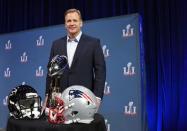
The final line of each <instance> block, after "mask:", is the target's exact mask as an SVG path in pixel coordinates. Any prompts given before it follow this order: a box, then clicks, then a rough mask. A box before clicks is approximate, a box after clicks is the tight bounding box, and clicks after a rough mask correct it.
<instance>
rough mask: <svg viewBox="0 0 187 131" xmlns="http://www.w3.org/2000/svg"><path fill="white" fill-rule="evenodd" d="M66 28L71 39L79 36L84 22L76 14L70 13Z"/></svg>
mask: <svg viewBox="0 0 187 131" xmlns="http://www.w3.org/2000/svg"><path fill="white" fill-rule="evenodd" d="M65 27H66V29H67V33H68V35H69V36H70V37H76V36H77V35H78V33H79V32H80V30H81V27H82V20H81V19H80V17H79V15H78V14H77V13H76V12H71V13H68V14H67V15H66V16H65Z"/></svg>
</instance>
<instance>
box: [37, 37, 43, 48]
mask: <svg viewBox="0 0 187 131" xmlns="http://www.w3.org/2000/svg"><path fill="white" fill-rule="evenodd" d="M36 46H44V38H43V36H42V35H40V36H39V38H38V39H37V40H36Z"/></svg>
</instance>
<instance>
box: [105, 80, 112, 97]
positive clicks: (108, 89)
mask: <svg viewBox="0 0 187 131" xmlns="http://www.w3.org/2000/svg"><path fill="white" fill-rule="evenodd" d="M109 94H111V92H110V86H109V84H108V82H105V87H104V95H109Z"/></svg>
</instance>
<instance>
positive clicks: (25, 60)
mask: <svg viewBox="0 0 187 131" xmlns="http://www.w3.org/2000/svg"><path fill="white" fill-rule="evenodd" d="M27 58H28V56H27V53H26V52H23V54H22V55H21V56H20V61H21V63H26V62H27V61H28V59H27Z"/></svg>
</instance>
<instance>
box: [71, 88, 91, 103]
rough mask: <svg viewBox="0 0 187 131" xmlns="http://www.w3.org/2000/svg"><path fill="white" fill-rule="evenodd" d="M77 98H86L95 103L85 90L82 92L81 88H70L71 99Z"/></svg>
mask: <svg viewBox="0 0 187 131" xmlns="http://www.w3.org/2000/svg"><path fill="white" fill-rule="evenodd" d="M75 98H84V99H86V100H87V101H89V102H92V103H93V101H92V99H91V98H90V97H89V96H88V95H87V94H85V93H84V92H82V91H80V90H70V91H69V101H71V100H73V99H75Z"/></svg>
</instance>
